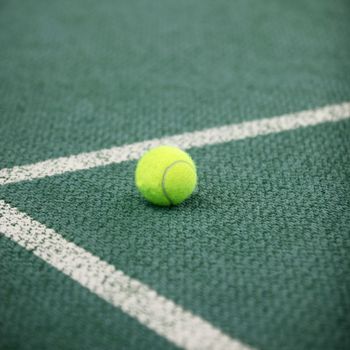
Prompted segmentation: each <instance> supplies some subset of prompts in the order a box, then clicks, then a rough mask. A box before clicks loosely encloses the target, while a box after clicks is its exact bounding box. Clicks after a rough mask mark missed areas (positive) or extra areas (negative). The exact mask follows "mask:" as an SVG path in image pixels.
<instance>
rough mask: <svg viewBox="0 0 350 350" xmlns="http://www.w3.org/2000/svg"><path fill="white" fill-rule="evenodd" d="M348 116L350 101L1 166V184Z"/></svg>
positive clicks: (295, 127) (290, 128)
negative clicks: (149, 152) (159, 148)
mask: <svg viewBox="0 0 350 350" xmlns="http://www.w3.org/2000/svg"><path fill="white" fill-rule="evenodd" d="M349 117H350V102H345V103H342V104H337V105H329V106H325V107H322V108H318V109H313V110H306V111H302V112H297V113H291V114H286V115H282V116H278V117H273V118H268V119H260V120H254V121H248V122H243V123H240V124H232V125H226V126H221V127H218V128H212V129H206V130H202V131H195V132H188V133H184V134H180V135H174V136H169V137H163V138H160V139H153V140H148V141H144V142H138V143H133V144H129V145H125V146H120V147H112V148H109V149H102V150H100V151H94V152H88V153H80V154H78V155H72V156H69V157H60V158H56V159H49V160H45V161H42V162H38V163H35V164H29V165H22V166H15V167H13V168H4V169H1V170H0V185H7V184H10V183H16V182H20V181H30V180H34V179H39V178H43V177H46V176H54V175H59V174H63V173H66V172H74V171H79V170H85V169H90V168H95V167H98V166H104V165H109V164H116V163H121V162H124V161H128V160H136V159H138V158H140V156H141V155H142V154H143V153H144V152H145V151H147V150H148V149H150V148H152V147H156V146H159V145H164V144H168V145H174V146H178V147H180V148H182V149H190V148H194V147H202V146H207V145H214V144H220V143H226V142H230V141H235V140H242V139H245V138H250V137H256V136H259V135H268V134H272V133H279V132H282V131H288V130H294V129H298V128H303V127H308V126H312V125H317V124H321V123H326V122H336V121H339V120H342V119H347V118H349Z"/></svg>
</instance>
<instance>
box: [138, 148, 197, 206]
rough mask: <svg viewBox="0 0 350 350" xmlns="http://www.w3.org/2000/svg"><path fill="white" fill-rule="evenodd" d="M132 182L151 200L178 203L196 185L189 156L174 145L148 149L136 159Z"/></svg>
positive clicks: (192, 164) (155, 202) (187, 195)
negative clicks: (133, 180) (137, 160)
mask: <svg viewBox="0 0 350 350" xmlns="http://www.w3.org/2000/svg"><path fill="white" fill-rule="evenodd" d="M135 182H136V186H137V188H138V190H139V191H140V193H141V194H142V195H143V197H144V198H146V199H147V200H148V201H150V202H151V203H153V204H156V205H160V206H171V205H177V204H180V203H182V202H183V201H184V200H185V199H187V198H188V197H189V196H190V195H191V194H192V193H193V191H194V190H195V188H196V186H197V170H196V165H195V163H194V161H193V160H192V158H191V156H190V155H189V154H188V153H186V152H184V151H182V150H181V149H180V148H177V147H174V146H159V147H156V148H154V149H151V150H150V151H148V152H147V153H145V154H144V155H143V157H142V158H141V159H140V160H139V162H138V164H137V167H136V173H135Z"/></svg>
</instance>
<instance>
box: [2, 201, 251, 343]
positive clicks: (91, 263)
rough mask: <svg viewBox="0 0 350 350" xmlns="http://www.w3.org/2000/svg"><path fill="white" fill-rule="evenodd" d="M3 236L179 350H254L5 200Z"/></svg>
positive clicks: (3, 204) (3, 205) (3, 206)
mask: <svg viewBox="0 0 350 350" xmlns="http://www.w3.org/2000/svg"><path fill="white" fill-rule="evenodd" d="M0 232H1V233H3V234H4V235H5V236H6V237H8V238H10V239H11V240H13V241H14V242H16V243H18V244H19V245H21V246H22V247H24V248H25V249H27V250H29V251H31V252H32V253H33V254H35V255H36V256H38V257H39V258H41V259H42V260H44V261H45V262H47V263H48V264H50V265H52V266H53V267H55V268H56V269H57V270H59V271H61V272H63V273H64V274H66V275H68V276H69V277H70V278H72V279H73V280H74V281H76V282H78V283H79V284H80V285H82V286H83V287H85V288H87V289H89V290H90V291H91V292H92V293H95V294H96V295H98V296H99V297H100V298H102V299H104V300H106V301H107V302H109V303H111V304H112V305H114V306H116V307H119V308H120V309H121V310H123V311H124V312H125V313H127V314H129V315H130V316H132V317H134V318H136V319H137V320H138V321H139V322H140V323H142V324H144V325H145V326H146V327H148V328H150V329H152V330H153V331H154V332H156V333H158V334H159V335H161V336H163V337H165V338H166V339H168V340H169V341H170V342H172V343H174V344H176V345H177V346H179V347H182V348H184V349H189V350H190V349H193V350H216V349H217V350H252V348H250V347H249V346H247V345H245V344H243V343H241V342H239V341H238V340H235V339H232V338H230V337H229V336H227V335H226V334H224V333H223V332H222V331H220V330H219V329H217V328H215V327H214V326H212V325H211V324H210V323H209V322H207V321H205V320H203V319H201V318H200V317H198V316H196V315H193V314H192V313H191V312H189V311H186V310H184V309H183V308H182V307H181V306H178V305H176V304H175V303H174V302H173V301H171V300H168V299H166V298H165V297H163V296H161V295H159V294H158V293H157V292H156V291H155V290H153V289H151V288H150V287H148V286H147V285H145V284H143V283H141V282H140V281H138V280H136V279H133V278H130V277H128V276H127V275H125V274H124V273H123V272H122V271H120V270H117V269H116V268H115V267H114V266H113V265H110V264H108V263H107V262H105V261H103V260H101V259H100V258H99V257H97V256H95V255H93V254H91V253H89V252H88V251H86V250H84V249H83V248H81V247H78V246H77V245H75V244H74V243H73V242H69V241H67V240H66V239H64V238H63V237H62V236H61V235H60V234H58V233H57V232H55V231H54V230H52V229H49V228H47V227H46V226H45V225H43V224H41V223H40V222H38V221H35V220H34V219H32V218H31V217H30V216H28V215H26V214H24V213H22V212H20V211H18V210H17V209H16V208H13V207H11V206H10V205H9V204H7V203H5V202H4V201H2V200H0Z"/></svg>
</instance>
